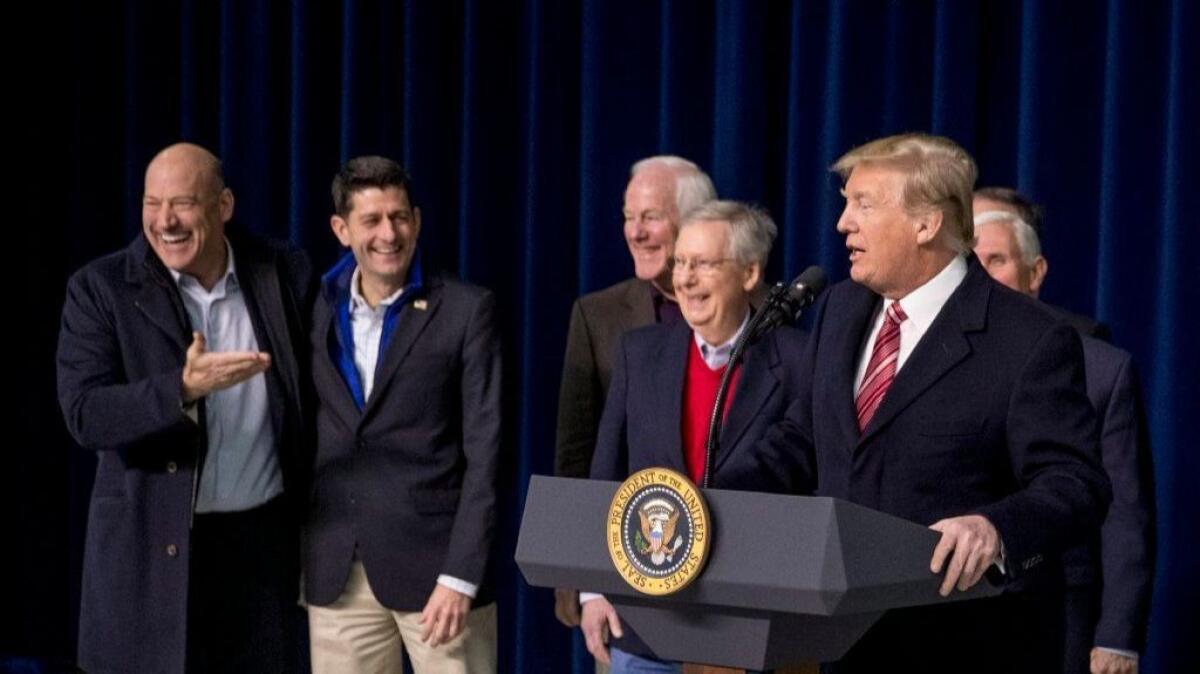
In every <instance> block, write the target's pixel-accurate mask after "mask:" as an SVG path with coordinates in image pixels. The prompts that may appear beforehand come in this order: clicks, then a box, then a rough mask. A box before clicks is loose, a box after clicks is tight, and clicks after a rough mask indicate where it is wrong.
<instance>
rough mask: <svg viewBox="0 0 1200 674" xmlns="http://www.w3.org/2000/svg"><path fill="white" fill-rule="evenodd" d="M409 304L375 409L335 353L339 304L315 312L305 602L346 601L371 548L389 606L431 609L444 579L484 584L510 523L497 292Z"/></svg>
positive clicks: (445, 294) (384, 363)
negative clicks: (502, 460) (506, 519)
mask: <svg viewBox="0 0 1200 674" xmlns="http://www.w3.org/2000/svg"><path fill="white" fill-rule="evenodd" d="M417 292H418V293H419V294H418V295H416V296H415V297H416V299H414V300H410V301H408V302H407V303H406V304H405V306H404V307H403V308H402V309H400V314H399V318H398V323H397V325H396V328H395V332H394V333H393V334H392V336H391V339H390V341H389V342H388V344H387V348H386V351H385V352H384V353H383V354H382V355H381V357H380V363H379V366H378V370H377V372H376V375H375V385H374V388H373V390H372V393H371V397H370V398H369V399H368V400H367V401H366V406H365V408H363V409H362V410H360V409H359V408H358V406H357V405H356V404H355V402H354V399H353V397H352V395H351V393H350V389H349V387H348V386H347V384H346V381H345V379H344V378H343V377H342V374H341V373H340V371H339V370H338V368H337V366H336V364H335V363H334V362H333V360H332V359H331V357H330V345H331V342H332V341H333V340H336V339H337V335H336V319H335V318H334V301H335V300H334V297H333V296H332V295H331V294H330V293H329V292H328V291H326V290H323V291H322V293H321V296H320V297H319V298H318V300H317V304H316V308H315V310H314V313H313V332H312V354H313V381H314V384H315V386H316V390H317V396H318V404H317V413H316V418H317V455H316V463H315V473H314V476H313V478H314V489H313V498H312V507H311V508H310V510H309V519H308V526H307V529H306V532H305V543H304V562H305V565H304V573H305V594H306V596H307V599H308V602H309V603H311V604H316V605H318V606H323V605H327V604H330V603H332V602H334V601H335V600H336V599H337V598H338V596H340V595H341V594H342V590H343V588H344V586H345V582H346V578H347V576H348V575H349V572H350V565H351V561H352V559H353V556H354V554H355V549H356V548H357V552H358V556H359V558H360V559H361V561H362V563H363V566H364V567H365V569H366V572H367V577H368V578H369V579H370V582H371V589H372V590H373V591H374V593H375V596H376V598H378V599H379V601H380V602H381V603H383V604H384V605H385V606H387V607H388V608H391V609H393V610H397V611H420V610H421V609H422V608H423V607H424V606H425V603H426V601H427V600H428V599H429V595H430V593H431V592H433V589H434V585H435V583H436V582H437V577H438V575H439V574H443V573H445V574H449V575H451V576H454V577H456V578H460V579H462V580H465V581H468V582H471V583H475V584H476V585H478V586H479V593H478V595H477V596H476V598H475V604H476V605H480V604H484V603H487V602H488V601H490V600H491V594H490V590H489V588H488V587H487V585H486V583H485V582H484V580H485V578H484V576H485V570H486V568H487V565H488V557H489V554H488V553H489V551H490V548H491V542H492V536H493V530H494V525H495V519H496V513H495V509H496V462H497V460H498V458H499V446H500V415H501V409H500V340H499V336H498V334H497V330H496V325H495V320H494V312H495V298H494V296H493V295H492V293H491V292H490V291H487V290H484V289H482V288H479V287H476V286H472V285H469V284H466V283H463V282H461V281H458V280H456V279H453V278H449V277H443V276H433V277H431V278H429V279H427V282H426V283H425V285H424V286H423V288H422V289H421V290H419V291H417Z"/></svg>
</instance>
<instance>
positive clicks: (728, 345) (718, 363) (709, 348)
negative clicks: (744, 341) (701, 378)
mask: <svg viewBox="0 0 1200 674" xmlns="http://www.w3.org/2000/svg"><path fill="white" fill-rule="evenodd" d="M749 322H750V312H749V311H746V317H745V318H743V319H742V324H741V325H739V326H738V329H737V332H735V333H733V336H732V337H730V338H729V339H728V340H726V341H725V342H724V343H723V344H719V345H717V346H713V345H712V344H709V343H708V342H706V341H704V338H703V337H701V336H700V333H699V332H697V331H695V330H693V331H692V336H693V337H694V338H695V340H696V346H698V347H700V357H701V358H703V359H704V364H705V365H707V366H708V369H710V370H719V369H721V368H723V367H725V365H726V364H728V363H729V356H731V355H732V354H733V345H734V344H736V343H737V341H738V338H739V337H741V336H742V332H743V331H744V330H745V329H746V324H747V323H749Z"/></svg>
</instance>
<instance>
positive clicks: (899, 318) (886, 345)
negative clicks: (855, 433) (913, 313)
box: [854, 302, 908, 431]
mask: <svg viewBox="0 0 1200 674" xmlns="http://www.w3.org/2000/svg"><path fill="white" fill-rule="evenodd" d="M886 314H887V315H886V316H885V317H884V319H883V327H882V328H880V329H879V335H878V336H876V337H875V348H874V349H872V350H871V360H870V361H869V362H868V363H867V373H866V374H864V375H863V380H862V384H861V385H859V387H858V395H857V396H855V399H854V406H855V407H856V408H857V409H858V430H859V431H862V430H865V429H866V427H867V424H868V423H870V421H871V417H873V416H875V410H877V409H879V404H880V403H882V402H883V396H884V395H886V394H887V391H888V389H889V388H891V386H892V380H893V379H895V378H896V361H897V359H898V358H899V356H900V324H901V323H903V322H904V321H905V320H906V319H908V316H906V315H905V314H904V309H902V308H901V307H900V303H899V302H892V304H891V306H889V307H888V308H887V312H886Z"/></svg>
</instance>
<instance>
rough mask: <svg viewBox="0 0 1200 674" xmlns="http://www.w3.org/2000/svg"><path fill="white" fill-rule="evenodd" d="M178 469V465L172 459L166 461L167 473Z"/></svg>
mask: <svg viewBox="0 0 1200 674" xmlns="http://www.w3.org/2000/svg"><path fill="white" fill-rule="evenodd" d="M178 470H179V465H178V464H176V463H175V462H174V461H168V462H167V472H168V473H174V472H176V471H178Z"/></svg>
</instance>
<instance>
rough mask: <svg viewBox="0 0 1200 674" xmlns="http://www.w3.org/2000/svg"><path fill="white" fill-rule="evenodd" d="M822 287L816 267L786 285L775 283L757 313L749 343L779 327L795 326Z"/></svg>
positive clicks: (820, 276) (823, 277) (818, 268)
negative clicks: (790, 324) (792, 324)
mask: <svg viewBox="0 0 1200 674" xmlns="http://www.w3.org/2000/svg"><path fill="white" fill-rule="evenodd" d="M825 284H826V279H825V272H824V271H822V270H821V268H820V267H818V266H816V265H813V266H811V267H809V268H808V269H805V270H804V271H803V272H801V273H800V275H799V276H797V277H796V280H794V281H792V282H791V283H789V284H788V285H784V284H782V283H776V284H775V287H773V288H771V290H770V292H769V293H767V300H766V302H763V306H762V311H761V312H759V313H760V314H761V316H760V317H759V316H756V318H758V319H759V320H757V321H755V322H754V326H753V329H752V330H750V332H751V334H750V336H749V337H750V339H751V340H755V339H758V338H759V337H761V336H762V335H764V334H766V333H767V332H770V331H771V330H773V329H774V328H775V327H776V326H778V325H779V324H781V323H795V322H796V320H797V319H799V318H800V314H801V313H802V312H803V311H804V310H805V309H807V308H808V306H809V305H810V304H812V303H813V300H815V299H817V295H820V294H821V291H822V290H824V289H825Z"/></svg>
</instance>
